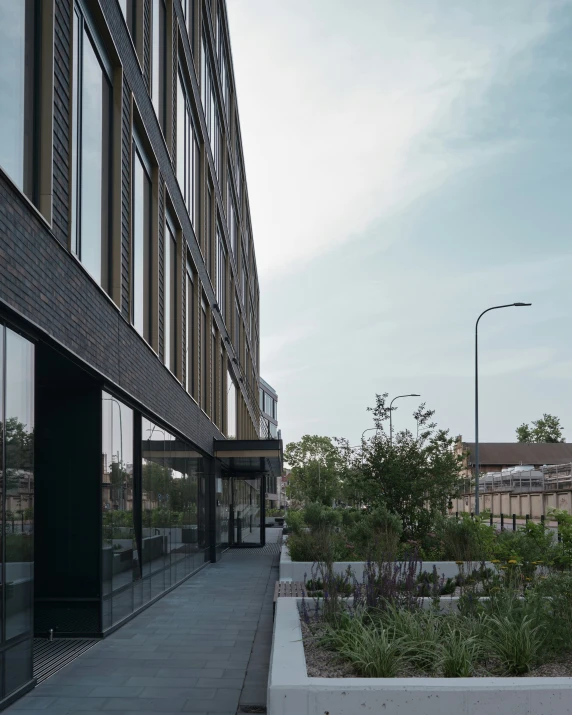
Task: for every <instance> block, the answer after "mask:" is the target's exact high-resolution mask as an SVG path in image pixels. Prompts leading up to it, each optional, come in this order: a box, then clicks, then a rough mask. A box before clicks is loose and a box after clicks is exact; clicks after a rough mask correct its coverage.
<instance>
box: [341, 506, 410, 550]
mask: <svg viewBox="0 0 572 715" xmlns="http://www.w3.org/2000/svg"><path fill="white" fill-rule="evenodd" d="M352 521H353V523H350V524H348V525H347V526H346V528H345V534H346V536H347V540H348V542H350V543H351V544H352V545H353V546H354V549H355V555H356V558H362V559H363V560H366V559H377V558H379V557H380V555H383V554H395V553H396V552H397V545H398V544H399V539H400V537H401V534H402V532H403V524H402V523H401V519H400V518H399V517H398V516H397V515H396V514H392V513H391V512H390V511H388V510H387V509H386V507H384V506H378V507H376V508H375V509H373V510H372V511H369V512H364V513H362V514H361V518H353V519H352Z"/></svg>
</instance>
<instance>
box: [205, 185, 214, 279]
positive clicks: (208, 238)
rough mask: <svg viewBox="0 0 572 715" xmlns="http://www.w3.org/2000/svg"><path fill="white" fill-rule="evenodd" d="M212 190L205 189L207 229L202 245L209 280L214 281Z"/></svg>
mask: <svg viewBox="0 0 572 715" xmlns="http://www.w3.org/2000/svg"><path fill="white" fill-rule="evenodd" d="M212 233H213V192H212V188H211V187H210V186H209V188H208V190H207V230H206V232H205V238H204V240H205V245H204V247H203V258H204V259H205V265H206V267H207V271H208V274H209V276H210V277H211V280H212V281H213V282H214V272H213V267H212V265H211V256H212V250H211V247H212V241H213V236H212Z"/></svg>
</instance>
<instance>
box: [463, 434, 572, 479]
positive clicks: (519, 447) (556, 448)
mask: <svg viewBox="0 0 572 715" xmlns="http://www.w3.org/2000/svg"><path fill="white" fill-rule="evenodd" d="M455 453H456V454H465V460H464V476H467V477H468V476H471V475H472V474H473V473H474V470H475V443H474V442H463V438H462V437H458V438H457V442H456V444H455ZM569 462H572V444H567V443H566V442H557V443H545V442H541V443H538V444H528V443H526V442H480V443H479V471H480V472H481V473H486V472H500V471H501V470H503V469H508V468H509V467H518V466H521V465H526V466H528V467H529V468H530V467H532V468H534V469H538V468H539V467H543V466H545V465H548V464H567V463H569Z"/></svg>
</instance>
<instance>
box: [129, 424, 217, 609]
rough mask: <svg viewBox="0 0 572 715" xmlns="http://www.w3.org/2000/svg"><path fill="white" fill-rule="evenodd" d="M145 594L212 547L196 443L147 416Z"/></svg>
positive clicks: (183, 572)
mask: <svg viewBox="0 0 572 715" xmlns="http://www.w3.org/2000/svg"><path fill="white" fill-rule="evenodd" d="M141 437H142V447H141V456H142V460H141V462H142V465H141V470H142V488H141V491H142V525H143V528H142V559H141V561H142V567H143V598H144V600H145V599H146V600H149V598H153V597H155V596H157V595H159V594H160V593H161V592H162V591H164V590H165V589H166V588H169V587H170V586H171V585H172V584H175V583H177V582H178V581H180V580H181V579H183V578H185V576H188V575H189V574H190V573H192V572H193V571H195V570H196V569H197V568H199V567H200V566H201V565H202V564H203V563H204V562H205V559H206V550H207V493H206V488H207V485H206V477H205V474H204V472H203V460H202V458H201V457H200V455H198V453H197V452H194V451H193V449H192V447H191V445H190V444H188V443H186V442H184V441H182V440H179V439H176V438H175V437H174V436H173V435H172V434H170V433H169V432H168V431H166V430H164V429H163V428H161V427H159V426H158V425H156V424H154V423H153V422H151V421H150V420H148V419H146V418H143V420H142V433H141Z"/></svg>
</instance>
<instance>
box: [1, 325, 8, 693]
mask: <svg viewBox="0 0 572 715" xmlns="http://www.w3.org/2000/svg"><path fill="white" fill-rule="evenodd" d="M6 533H7V530H6V528H5V527H4V326H3V325H2V323H0V589H2V591H3V590H4V536H5V534H6ZM2 601H3V599H2V598H0V643H2V640H3V637H4V613H3V611H4V607H3V603H2ZM0 665H1V663H0ZM2 695H3V693H2V691H1V690H0V697H1V696H2Z"/></svg>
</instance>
